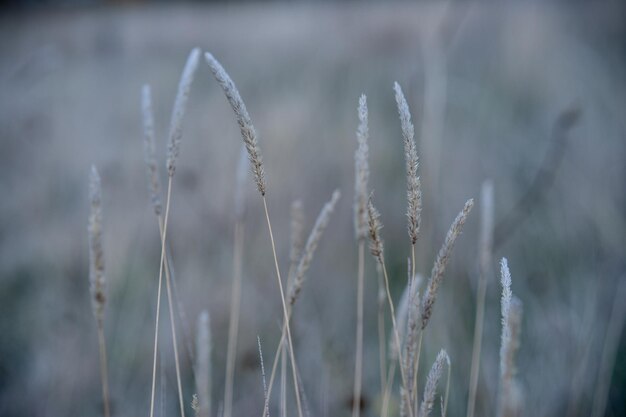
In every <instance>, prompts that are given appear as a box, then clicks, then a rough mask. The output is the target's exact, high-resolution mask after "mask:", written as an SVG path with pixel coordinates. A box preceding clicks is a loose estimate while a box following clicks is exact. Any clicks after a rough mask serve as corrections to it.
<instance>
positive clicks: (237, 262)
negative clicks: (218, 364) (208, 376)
mask: <svg viewBox="0 0 626 417" xmlns="http://www.w3.org/2000/svg"><path fill="white" fill-rule="evenodd" d="M243 241H244V225H243V223H242V221H241V220H238V221H237V222H236V223H235V237H234V243H233V246H234V248H233V287H232V290H231V302H230V323H229V326H228V348H227V354H226V387H225V388H224V417H231V413H232V406H233V382H234V375H235V357H236V356H237V336H238V333H239V310H240V308H239V307H240V304H241V273H242V263H243Z"/></svg>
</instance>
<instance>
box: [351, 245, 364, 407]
mask: <svg viewBox="0 0 626 417" xmlns="http://www.w3.org/2000/svg"><path fill="white" fill-rule="evenodd" d="M358 263H359V265H358V271H357V296H356V297H357V301H356V305H357V307H356V355H355V356H356V358H355V365H354V395H353V396H352V417H360V415H361V378H362V373H363V286H364V283H363V275H364V269H365V241H364V239H359V260H358Z"/></svg>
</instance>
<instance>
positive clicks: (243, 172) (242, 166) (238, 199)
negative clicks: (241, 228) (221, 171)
mask: <svg viewBox="0 0 626 417" xmlns="http://www.w3.org/2000/svg"><path fill="white" fill-rule="evenodd" d="M246 153H247V152H246V147H245V146H243V145H242V146H241V151H240V152H239V159H238V161H237V173H236V178H235V218H236V219H237V220H238V221H243V218H244V216H245V214H246V181H247V179H248V167H247V165H248V161H247V159H248V158H247V156H246Z"/></svg>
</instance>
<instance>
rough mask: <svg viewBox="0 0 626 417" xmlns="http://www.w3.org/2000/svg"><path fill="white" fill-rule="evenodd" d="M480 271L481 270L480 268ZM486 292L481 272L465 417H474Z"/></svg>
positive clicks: (483, 275) (483, 276)
mask: <svg viewBox="0 0 626 417" xmlns="http://www.w3.org/2000/svg"><path fill="white" fill-rule="evenodd" d="M481 269H482V268H481ZM486 292H487V274H486V272H485V271H483V270H481V274H480V278H479V280H478V294H477V298H476V319H475V322H474V346H473V348H472V367H471V371H470V387H469V397H468V399H467V417H474V410H475V408H476V392H477V389H478V374H479V372H480V352H481V350H482V341H483V322H484V316H485V294H486Z"/></svg>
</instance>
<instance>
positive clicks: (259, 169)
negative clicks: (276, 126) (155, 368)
mask: <svg viewBox="0 0 626 417" xmlns="http://www.w3.org/2000/svg"><path fill="white" fill-rule="evenodd" d="M204 57H205V59H206V62H207V64H208V65H209V68H210V69H211V72H212V73H213V76H214V77H215V79H216V81H217V82H218V84H219V85H220V86H221V87H222V90H223V91H224V95H225V96H226V99H227V100H228V102H229V104H230V106H231V108H232V109H233V112H234V113H235V118H236V119H237V124H238V125H239V129H240V131H241V136H242V138H243V142H244V145H245V146H246V150H247V151H248V157H249V159H250V164H251V167H252V173H253V174H254V180H255V183H256V185H257V189H258V190H259V193H260V194H261V198H262V200H263V209H264V211H265V220H266V222H267V229H268V231H269V235H270V241H271V244H272V254H273V256H274V266H275V268H276V280H277V282H278V289H279V290H280V298H281V304H282V307H283V319H284V322H285V327H286V329H287V340H288V342H289V347H290V349H289V352H290V357H291V365H292V371H293V377H294V387H295V392H296V403H297V405H298V415H299V417H302V405H301V402H300V393H299V390H298V386H297V379H296V374H295V372H296V371H295V368H296V367H295V362H296V361H295V357H294V353H293V343H292V340H291V330H290V328H289V314H288V311H287V304H286V301H285V293H284V290H283V283H282V279H281V276H280V268H279V266H278V256H277V254H276V245H275V243H274V233H273V232H272V223H271V221H270V216H269V211H268V209H267V199H266V198H265V194H266V189H267V183H266V181H265V171H264V168H263V158H262V156H261V149H260V148H259V143H258V138H257V134H256V130H255V129H254V125H253V124H252V120H251V119H250V115H249V114H248V110H247V109H246V105H245V104H244V102H243V100H242V98H241V96H240V94H239V90H237V87H236V86H235V83H234V82H233V80H232V79H231V78H230V76H229V75H228V73H227V72H226V70H224V68H223V67H222V65H221V64H220V63H219V62H218V61H217V60H216V59H215V58H214V57H213V55H211V54H210V53H209V52H206V53H205V54H204ZM268 399H269V396H268ZM263 414H265V411H264V412H263Z"/></svg>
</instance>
